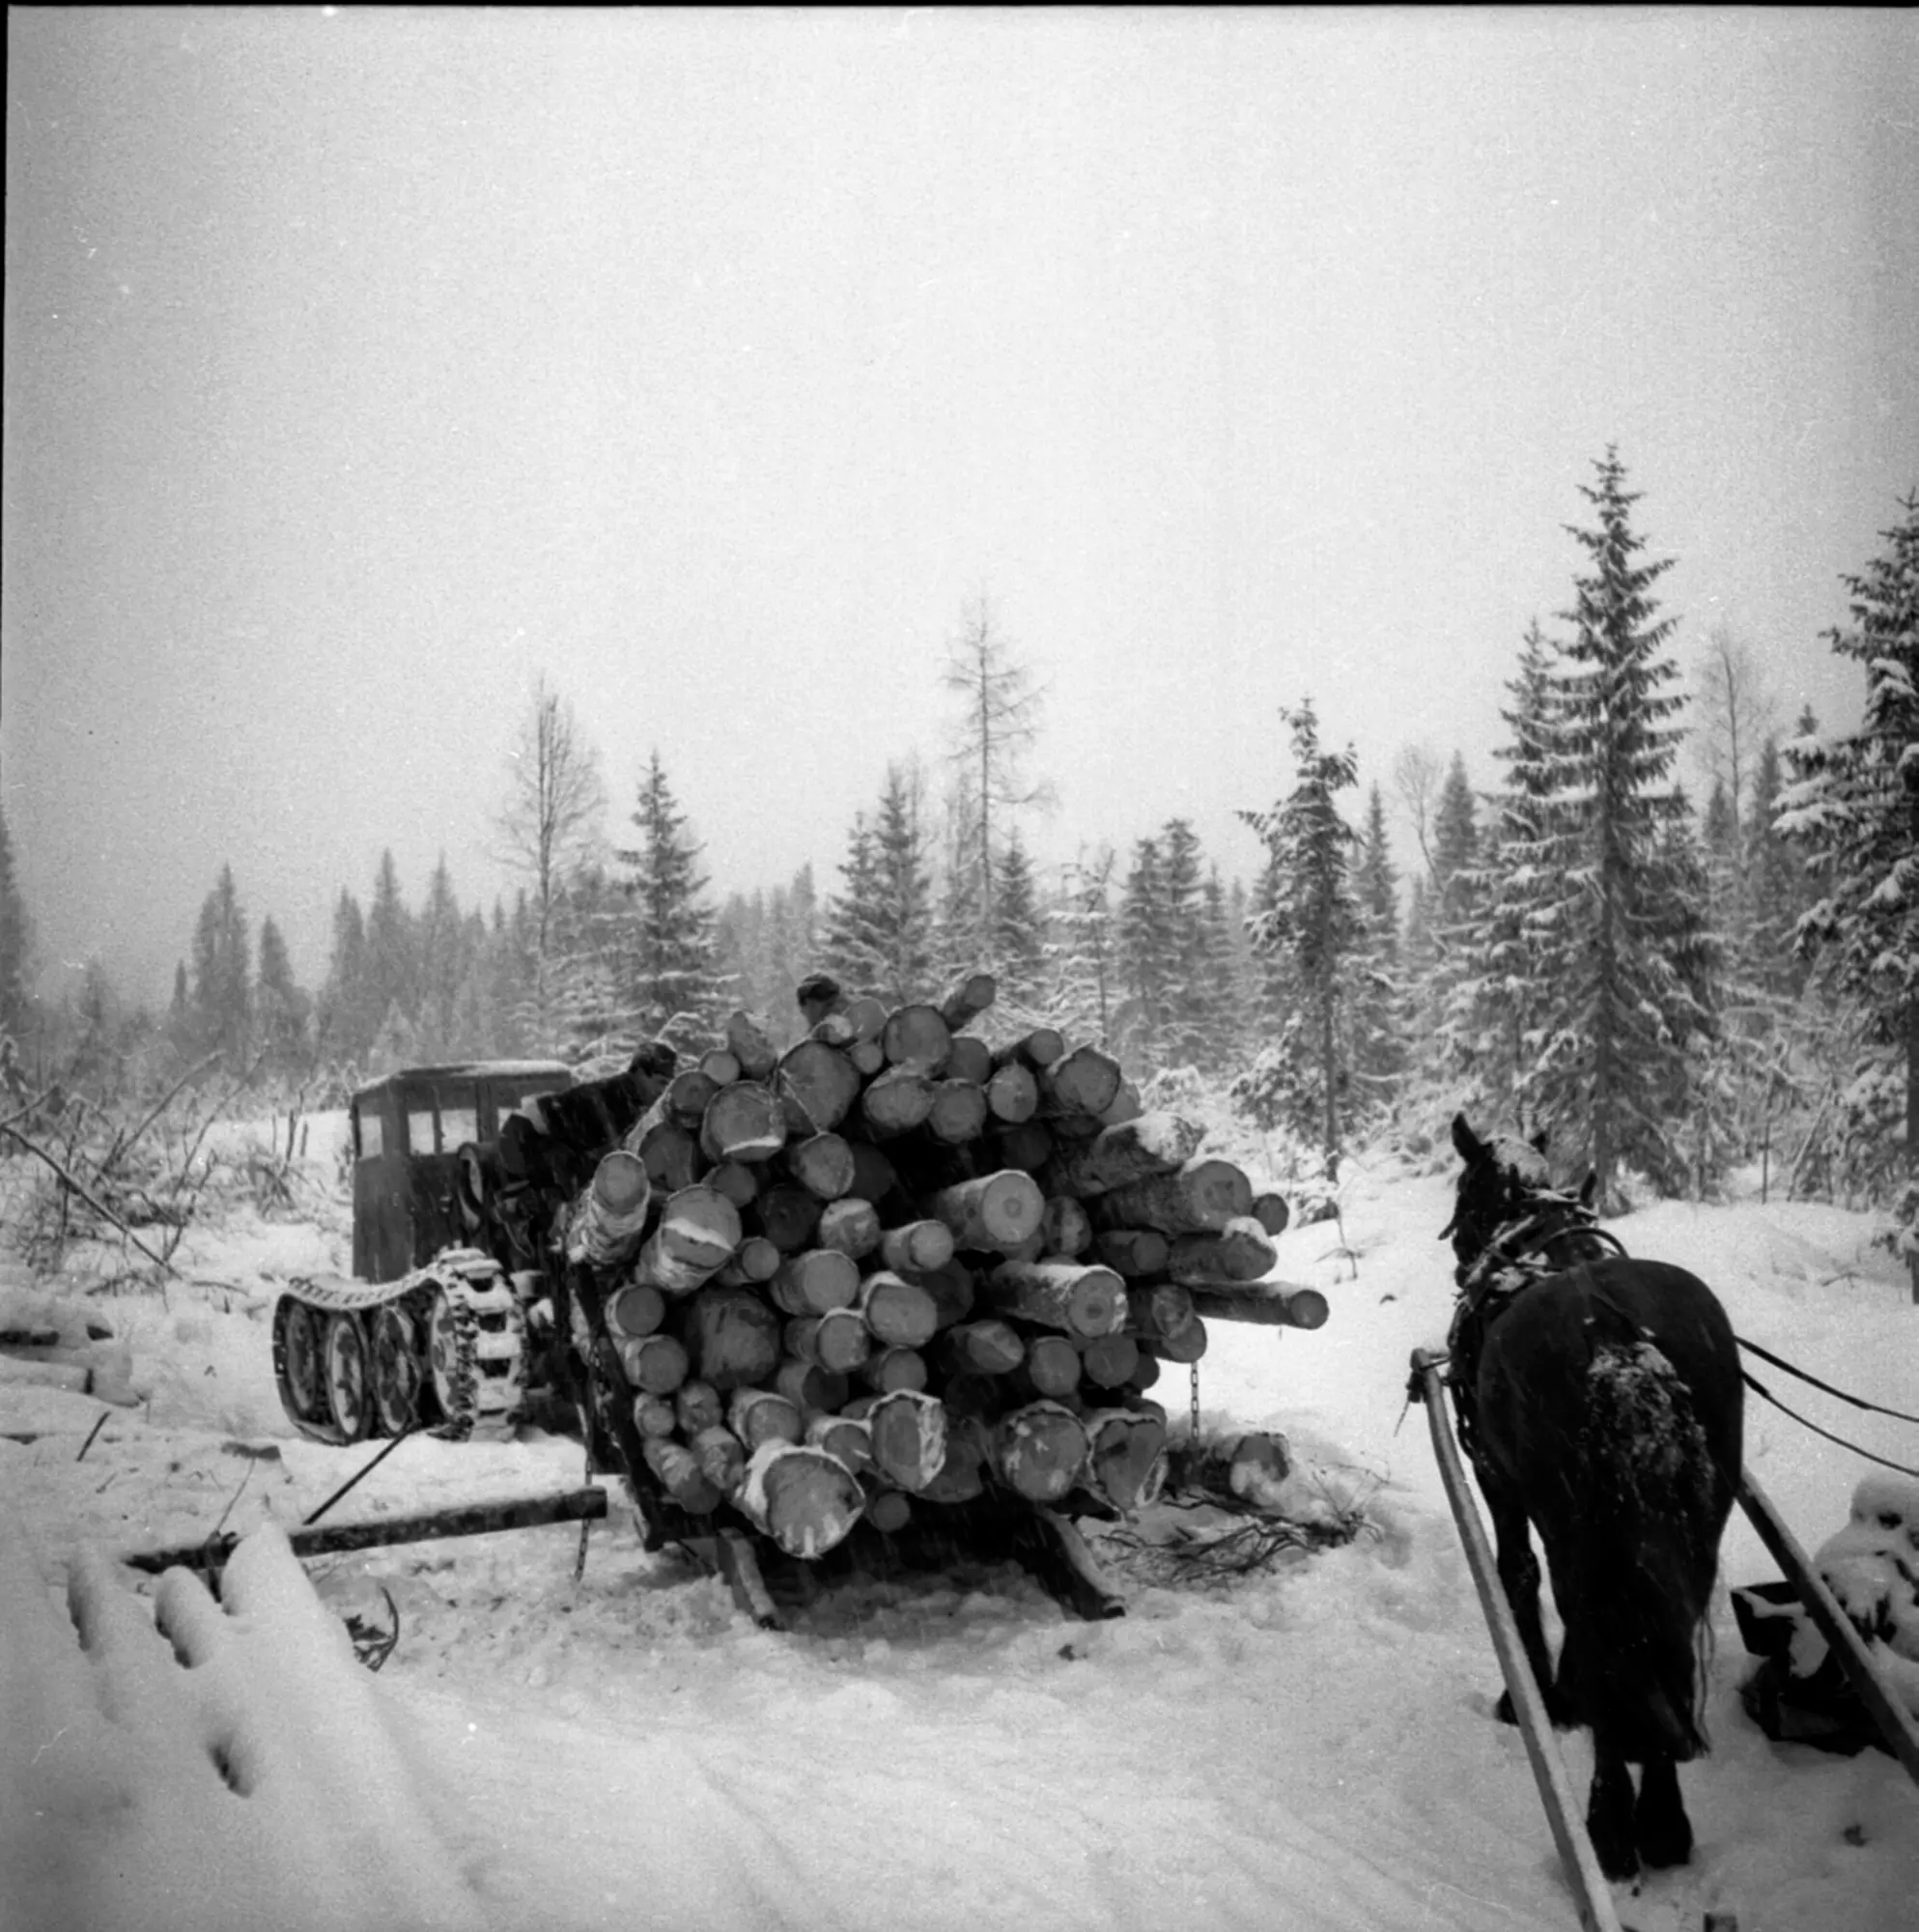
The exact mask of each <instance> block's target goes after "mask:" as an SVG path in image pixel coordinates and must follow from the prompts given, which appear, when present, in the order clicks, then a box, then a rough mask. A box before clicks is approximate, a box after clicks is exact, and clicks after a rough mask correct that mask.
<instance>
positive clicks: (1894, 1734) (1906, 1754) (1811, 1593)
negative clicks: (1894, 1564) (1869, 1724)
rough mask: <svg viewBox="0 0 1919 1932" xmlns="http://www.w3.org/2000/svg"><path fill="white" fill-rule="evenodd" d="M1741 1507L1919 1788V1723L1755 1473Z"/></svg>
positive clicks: (1746, 1478)
mask: <svg viewBox="0 0 1919 1932" xmlns="http://www.w3.org/2000/svg"><path fill="white" fill-rule="evenodd" d="M1737 1494H1738V1498H1739V1507H1740V1508H1741V1509H1743V1510H1744V1511H1745V1513H1746V1515H1747V1516H1748V1517H1749V1518H1750V1519H1751V1520H1752V1526H1753V1527H1754V1528H1755V1529H1756V1530H1758V1531H1759V1536H1760V1541H1761V1542H1762V1543H1764V1545H1765V1547H1766V1548H1768V1549H1769V1550H1771V1551H1772V1554H1773V1559H1774V1560H1775V1561H1776V1562H1777V1563H1778V1565H1779V1567H1780V1569H1782V1570H1783V1571H1785V1573H1786V1576H1787V1578H1788V1580H1789V1581H1790V1582H1791V1583H1792V1587H1793V1589H1795V1590H1796V1591H1797V1592H1798V1593H1799V1601H1800V1602H1801V1603H1802V1604H1804V1605H1805V1606H1806V1608H1807V1610H1808V1611H1809V1612H1810V1613H1811V1616H1812V1619H1813V1621H1814V1622H1815V1623H1816V1624H1818V1625H1819V1627H1820V1634H1821V1635H1822V1636H1823V1637H1824V1638H1825V1640H1826V1642H1827V1643H1829V1644H1830V1645H1831V1646H1832V1648H1833V1650H1834V1651H1835V1652H1836V1653H1837V1655H1838V1658H1839V1662H1840V1663H1841V1664H1842V1665H1843V1666H1844V1667H1845V1670H1846V1674H1847V1676H1848V1677H1849V1678H1850V1679H1851V1680H1852V1688H1853V1690H1856V1691H1857V1692H1858V1693H1859V1701H1860V1702H1861V1703H1862V1704H1864V1705H1865V1707H1866V1709H1867V1710H1868V1711H1870V1712H1871V1713H1872V1717H1873V1721H1874V1722H1875V1723H1876V1724H1877V1725H1878V1727H1879V1735H1880V1736H1881V1737H1882V1738H1884V1739H1885V1741H1886V1744H1887V1745H1888V1746H1889V1747H1890V1748H1891V1749H1892V1751H1893V1753H1894V1755H1895V1756H1897V1757H1898V1759H1899V1761H1900V1763H1901V1764H1903V1765H1904V1766H1905V1771H1906V1776H1909V1777H1910V1778H1911V1779H1912V1781H1913V1782H1914V1783H1915V1784H1919V1721H1915V1719H1913V1717H1912V1714H1911V1713H1910V1712H1909V1711H1907V1710H1906V1708H1905V1705H1904V1704H1903V1703H1902V1702H1901V1701H1900V1700H1899V1698H1897V1697H1896V1696H1894V1695H1893V1693H1892V1691H1891V1690H1888V1689H1887V1688H1886V1683H1885V1680H1884V1679H1883V1678H1882V1677H1880V1675H1879V1673H1878V1671H1877V1668H1876V1667H1875V1665H1874V1663H1873V1659H1872V1653H1871V1652H1870V1651H1868V1650H1867V1648H1866V1645H1865V1641H1864V1639H1863V1638H1862V1637H1861V1636H1860V1635H1859V1633H1858V1632H1857V1631H1856V1630H1854V1629H1853V1628H1852V1620H1851V1619H1850V1618H1849V1617H1848V1615H1847V1614H1846V1612H1845V1611H1844V1610H1842V1609H1841V1608H1840V1607H1839V1601H1838V1599H1837V1598H1835V1597H1834V1596H1833V1594H1832V1592H1831V1591H1830V1590H1829V1589H1827V1588H1826V1585H1825V1579H1824V1578H1823V1577H1821V1576H1820V1574H1819V1572H1818V1571H1817V1570H1815V1569H1814V1568H1813V1566H1812V1564H1811V1563H1809V1562H1808V1561H1807V1560H1806V1552H1805V1551H1804V1550H1803V1549H1801V1548H1799V1544H1798V1539H1797V1538H1796V1537H1794V1536H1793V1534H1792V1531H1791V1530H1790V1529H1788V1528H1787V1527H1786V1524H1785V1522H1784V1520H1782V1519H1781V1517H1780V1515H1779V1512H1778V1511H1777V1510H1775V1509H1774V1508H1773V1507H1772V1500H1771V1498H1770V1497H1769V1496H1768V1495H1767V1494H1766V1493H1765V1492H1764V1490H1762V1489H1761V1488H1760V1486H1759V1485H1758V1484H1757V1483H1756V1482H1754V1481H1753V1478H1752V1474H1751V1472H1750V1471H1749V1470H1745V1469H1741V1470H1740V1471H1739V1485H1738V1491H1737Z"/></svg>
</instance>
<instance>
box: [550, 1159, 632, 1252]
mask: <svg viewBox="0 0 1919 1932" xmlns="http://www.w3.org/2000/svg"><path fill="white" fill-rule="evenodd" d="M652 1198H653V1183H652V1182H651V1181H650V1180H649V1179H647V1174H646V1163H645V1162H644V1161H643V1160H642V1159H641V1158H640V1156H639V1155H638V1154H635V1153H629V1152H628V1151H626V1150H625V1149H624V1148H615V1149H614V1150H613V1151H611V1152H610V1153H607V1154H605V1155H603V1156H602V1157H601V1160H600V1164H599V1166H598V1167H596V1168H595V1169H594V1170H593V1179H592V1182H591V1184H590V1185H589V1186H588V1187H587V1188H586V1190H585V1192H584V1193H582V1194H581V1195H580V1197H579V1208H577V1209H576V1211H575V1214H574V1219H573V1225H572V1227H571V1228H570V1229H569V1230H568V1232H567V1242H566V1251H567V1258H568V1260H570V1261H579V1262H585V1263H586V1264H589V1265H590V1266H593V1267H618V1266H619V1265H620V1264H622V1263H624V1262H627V1261H631V1260H632V1259H633V1254H634V1250H635V1248H637V1247H638V1246H639V1242H640V1236H641V1235H642V1233H643V1232H644V1230H645V1227H646V1213H647V1208H648V1207H649V1205H650V1204H651V1202H652Z"/></svg>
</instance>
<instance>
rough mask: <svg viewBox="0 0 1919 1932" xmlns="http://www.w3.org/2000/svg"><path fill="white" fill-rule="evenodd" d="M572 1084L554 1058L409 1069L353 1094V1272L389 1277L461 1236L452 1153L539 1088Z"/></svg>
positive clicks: (490, 1137)
mask: <svg viewBox="0 0 1919 1932" xmlns="http://www.w3.org/2000/svg"><path fill="white" fill-rule="evenodd" d="M572 1085H573V1075H572V1073H571V1071H570V1070H569V1069H568V1068H567V1067H566V1066H565V1065H563V1064H562V1063H561V1062H559V1061H556V1060H486V1061H468V1062H465V1063H462V1064H459V1065H449V1066H409V1067H405V1068H403V1069H402V1070H401V1071H400V1072H398V1073H389V1074H388V1075H386V1077H385V1078H384V1079H381V1080H375V1081H372V1082H370V1083H369V1084H368V1085H366V1086H364V1087H362V1088H360V1089H359V1091H358V1092H357V1093H355V1094H354V1095H353V1103H352V1109H351V1122H352V1133H353V1273H354V1274H355V1275H356V1276H357V1277H358V1278H359V1279H360V1280H361V1281H394V1280H397V1279H398V1278H399V1277H400V1276H401V1275H403V1274H407V1273H409V1272H410V1271H411V1270H412V1269H413V1268H416V1267H419V1266H420V1265H422V1264H424V1263H426V1262H430V1261H431V1260H432V1259H433V1258H434V1256H435V1255H437V1253H438V1252H439V1251H440V1249H442V1248H444V1247H448V1246H451V1245H454V1244H456V1243H458V1242H460V1241H462V1240H464V1239H465V1238H466V1236H465V1234H464V1231H463V1229H462V1226H461V1221H460V1216H459V1213H458V1210H457V1208H456V1206H455V1200H454V1181H455V1170H456V1167H457V1164H458V1163H457V1159H456V1156H457V1154H458V1152H459V1150H460V1149H461V1148H463V1147H465V1146H466V1145H468V1144H469V1143H477V1142H491V1141H494V1140H496V1139H497V1138H498V1136H499V1123H500V1122H501V1121H502V1120H503V1119H504V1118H505V1117H506V1116H507V1115H508V1114H510V1113H512V1112H513V1110H514V1109H515V1108H516V1107H520V1106H523V1105H524V1104H525V1102H526V1101H528V1100H529V1099H531V1098H532V1097H533V1096H534V1095H535V1094H553V1093H557V1092H559V1091H561V1090H562V1089H564V1088H567V1087H571V1086H572Z"/></svg>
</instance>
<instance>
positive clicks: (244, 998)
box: [192, 866, 253, 1072]
mask: <svg viewBox="0 0 1919 1932" xmlns="http://www.w3.org/2000/svg"><path fill="white" fill-rule="evenodd" d="M252 978H253V976H252V959H251V953H250V949H249V947H248V944H247V931H246V914H245V912H244V911H243V910H242V909H241V907H240V890H239V888H238V887H237V886H236V885H235V884H234V876H233V867H231V866H222V867H220V876H219V879H218V880H217V882H216V883H215V884H214V887H213V890H212V892H211V893H209V894H208V895H207V896H206V898H205V899H204V900H203V901H202V902H201V906H200V918H199V922H198V923H197V924H196V925H195V926H194V929H193V986H192V1014H193V1033H194V1037H195V1040H196V1042H197V1045H198V1048H199V1050H200V1051H201V1052H202V1053H217V1054H218V1055H219V1056H220V1057H221V1059H222V1060H224V1061H225V1062H226V1065H227V1066H228V1068H229V1069H230V1070H232V1071H236V1072H237V1071H239V1069H240V1066H241V1065H243V1064H244V1062H245V1059H246V1054H247V1050H248V1047H249V1045H250V1043H251V1039H252V1033H253V985H252Z"/></svg>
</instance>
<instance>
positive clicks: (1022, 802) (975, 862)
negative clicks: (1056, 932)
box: [942, 596, 1055, 966]
mask: <svg viewBox="0 0 1919 1932" xmlns="http://www.w3.org/2000/svg"><path fill="white" fill-rule="evenodd" d="M942 681H943V682H944V683H945V687H946V689H947V690H948V691H951V692H955V693H957V694H958V695H959V696H960V699H961V706H960V711H959V715H958V719H957V721H956V725H955V728H954V732H953V739H952V750H951V752H950V753H948V758H949V761H950V762H951V763H952V765H953V766H954V768H955V771H956V774H957V776H958V778H959V780H960V791H961V794H962V796H963V797H964V798H965V800H966V802H967V805H968V807H969V808H970V810H968V812H967V814H966V817H965V820H964V823H965V827H966V847H965V850H964V852H963V854H961V855H958V856H959V858H960V867H959V869H960V871H961V877H960V878H959V879H957V880H956V881H955V885H956V887H958V888H959V889H958V890H956V891H955V892H954V893H953V894H952V895H951V898H950V901H949V903H950V904H951V905H952V906H953V907H954V908H955V909H956V910H959V909H964V910H965V911H966V912H967V913H969V914H970V915H971V917H970V919H969V921H968V923H969V924H970V926H971V927H972V929H973V933H974V935H975V937H974V944H975V948H976V951H975V953H974V961H973V962H972V963H976V964H979V965H982V966H990V965H991V964H992V953H993V922H994V914H995V911H996V910H997V892H996V888H995V879H996V861H995V851H996V840H997V841H998V842H1000V843H1003V841H1004V831H1005V828H1004V819H1005V817H1006V815H1007V814H1009V813H1011V812H1013V811H1016V810H1020V809H1021V808H1023V807H1027V806H1038V807H1041V808H1046V807H1050V806H1051V805H1052V803H1053V802H1054V796H1055V794H1054V789H1053V786H1052V784H1051V783H1050V782H1049V781H1044V780H1041V781H1037V782H1032V781H1029V780H1028V778H1027V776H1026V770H1025V766H1026V759H1027V755H1028V753H1030V751H1031V749H1032V746H1033V743H1034V741H1035V740H1036V739H1037V738H1038V736H1039V721H1040V712H1041V710H1042V708H1043V705H1044V702H1045V696H1046V695H1045V693H1044V691H1043V690H1041V689H1040V687H1039V686H1037V685H1036V684H1034V682H1033V680H1032V673H1031V672H1030V670H1029V669H1028V668H1027V667H1026V666H1025V665H1023V664H1021V663H1020V661H1019V659H1018V658H1017V657H1016V656H1015V655H1014V652H1013V646H1012V643H1011V641H1010V639H1007V638H1006V637H1005V636H1004V635H1003V634H1002V631H1001V630H1000V628H999V624H998V621H997V619H996V617H995V615H994V611H993V607H992V605H991V604H990V603H989V602H988V601H987V599H986V598H985V597H983V596H982V597H977V598H974V600H973V601H972V602H971V603H970V604H968V605H967V607H966V610H965V611H964V612H963V614H962V616H961V619H960V629H959V635H958V636H957V637H955V638H954V639H952V640H951V642H950V643H949V644H948V646H947V651H946V667H945V673H944V676H943V680H942ZM952 936H953V937H954V938H957V937H958V936H959V935H958V934H954V935H952Z"/></svg>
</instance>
